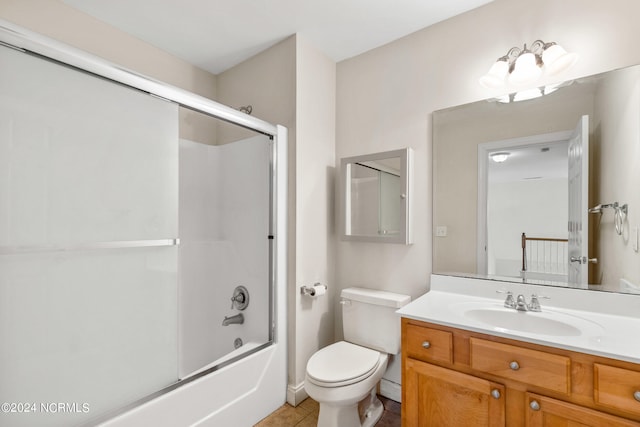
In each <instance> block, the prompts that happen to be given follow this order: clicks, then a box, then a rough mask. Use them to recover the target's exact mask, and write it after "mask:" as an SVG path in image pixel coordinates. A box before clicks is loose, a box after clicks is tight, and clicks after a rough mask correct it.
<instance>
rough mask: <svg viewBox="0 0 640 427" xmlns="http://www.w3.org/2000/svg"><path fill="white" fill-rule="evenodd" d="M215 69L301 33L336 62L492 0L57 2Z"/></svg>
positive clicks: (190, 60)
mask: <svg viewBox="0 0 640 427" xmlns="http://www.w3.org/2000/svg"><path fill="white" fill-rule="evenodd" d="M63 1H64V3H66V4H68V5H70V6H72V7H74V8H77V9H79V10H81V11H83V12H85V13H87V14H89V15H92V16H94V17H95V18H97V19H99V20H101V21H104V22H106V23H108V24H110V25H112V26H114V27H116V28H118V29H120V30H121V31H124V32H126V33H129V34H131V35H133V36H135V37H137V38H139V39H141V40H144V41H145V42H147V43H149V44H151V45H154V46H156V47H158V48H161V49H163V50H165V51H167V52H169V53H171V54H172V55H174V56H177V57H179V58H181V59H183V60H185V61H187V62H189V63H191V64H193V65H195V66H197V67H199V68H202V69H205V70H207V71H209V72H211V73H213V74H219V73H221V72H222V71H225V70H226V69H228V68H230V67H233V66H234V65H236V64H238V63H240V62H242V61H244V60H245V59H247V58H249V57H251V56H253V55H255V54H257V53H259V52H261V51H263V50H265V49H267V48H269V47H271V46H273V45H274V44H276V43H278V42H279V41H281V40H283V39H285V38H287V37H289V36H290V35H292V34H296V33H298V34H300V35H302V36H303V37H305V39H307V40H308V41H310V42H311V43H312V44H313V45H314V46H316V47H317V48H318V49H320V50H321V51H323V52H324V53H325V54H326V55H327V56H329V57H330V58H331V59H333V60H334V61H336V62H339V61H342V60H344V59H347V58H351V57H353V56H356V55H359V54H361V53H363V52H366V51H368V50H371V49H373V48H376V47H378V46H382V45H384V44H386V43H389V42H391V41H393V40H396V39H398V38H401V37H403V36H406V35H408V34H410V33H412V32H415V31H417V30H419V29H421V28H425V27H428V26H430V25H432V24H435V23H437V22H440V21H443V20H445V19H448V18H450V17H452V16H455V15H458V14H460V13H463V12H466V11H468V10H471V9H474V8H476V7H479V6H481V5H483V4H486V3H490V2H491V1H493V0H455V1H454V0H63Z"/></svg>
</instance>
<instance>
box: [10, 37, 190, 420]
mask: <svg viewBox="0 0 640 427" xmlns="http://www.w3.org/2000/svg"><path fill="white" fill-rule="evenodd" d="M0 64H1V66H0V402H9V403H10V404H11V405H12V406H11V407H10V408H9V409H10V410H9V411H3V413H2V414H0V425H11V426H44V425H46V426H72V425H78V424H80V423H83V422H86V421H87V420H89V419H92V418H94V417H98V416H100V415H101V414H103V413H104V412H106V411H109V410H112V409H114V408H117V407H119V406H122V405H125V404H128V403H130V402H132V401H133V400H135V399H138V398H141V397H143V396H146V395H148V394H150V393H153V392H155V391H157V390H158V389H160V388H162V387H165V386H167V385H169V384H172V383H174V382H175V381H176V380H177V248H176V246H175V244H176V243H177V240H176V238H177V233H178V225H177V224H178V223H177V217H178V188H177V187H178V184H177V183H178V176H177V174H178V123H177V116H178V113H177V106H176V105H175V104H172V103H169V102H166V101H163V100H161V99H158V98H154V97H151V96H149V95H147V94H144V93H141V92H139V91H136V90H133V89H129V88H126V87H123V86H121V85H118V84H115V83H112V82H109V81H106V80H103V79H98V78H95V77H93V76H90V75H88V74H86V73H83V72H79V71H77V70H75V69H72V68H68V67H65V66H62V65H60V64H57V63H53V62H48V61H45V60H42V59H40V58H37V57H34V56H30V55H27V54H24V53H22V52H18V51H15V50H12V49H9V48H6V47H0Z"/></svg>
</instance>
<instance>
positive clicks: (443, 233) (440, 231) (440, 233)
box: [436, 225, 447, 237]
mask: <svg viewBox="0 0 640 427" xmlns="http://www.w3.org/2000/svg"><path fill="white" fill-rule="evenodd" d="M436 237H447V226H446V225H439V226H437V227H436Z"/></svg>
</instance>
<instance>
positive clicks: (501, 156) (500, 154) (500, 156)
mask: <svg viewBox="0 0 640 427" xmlns="http://www.w3.org/2000/svg"><path fill="white" fill-rule="evenodd" d="M510 155H511V153H509V152H508V151H496V152H495V153H491V154H489V157H491V160H493V161H494V162H496V163H502V162H504V161H505V160H507V158H508V157H509V156H510Z"/></svg>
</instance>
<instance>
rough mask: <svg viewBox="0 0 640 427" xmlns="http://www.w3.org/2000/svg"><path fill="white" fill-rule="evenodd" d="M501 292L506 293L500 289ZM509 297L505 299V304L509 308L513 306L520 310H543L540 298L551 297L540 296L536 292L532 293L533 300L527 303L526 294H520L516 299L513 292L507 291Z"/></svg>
mask: <svg viewBox="0 0 640 427" xmlns="http://www.w3.org/2000/svg"><path fill="white" fill-rule="evenodd" d="M498 292H500V293H505V291H498ZM506 294H507V298H506V299H505V300H504V306H505V307H507V308H513V309H514V310H518V311H534V312H540V311H542V307H541V306H540V300H539V298H549V297H543V296H540V297H539V296H538V295H536V294H532V295H531V302H530V303H529V304H527V300H526V298H525V297H524V295H522V294H519V295H518V296H517V297H516V298H515V299H514V298H513V293H512V292H510V291H507V292H506Z"/></svg>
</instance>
